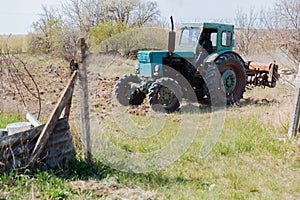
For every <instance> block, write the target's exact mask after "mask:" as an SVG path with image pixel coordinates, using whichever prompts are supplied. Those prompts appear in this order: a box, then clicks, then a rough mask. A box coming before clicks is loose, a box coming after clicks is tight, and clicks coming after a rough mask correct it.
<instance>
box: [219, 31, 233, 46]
mask: <svg viewBox="0 0 300 200" xmlns="http://www.w3.org/2000/svg"><path fill="white" fill-rule="evenodd" d="M231 42H232V32H230V31H223V32H222V42H221V44H222V46H224V47H230V46H231Z"/></svg>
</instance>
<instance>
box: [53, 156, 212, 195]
mask: <svg viewBox="0 0 300 200" xmlns="http://www.w3.org/2000/svg"><path fill="white" fill-rule="evenodd" d="M56 176H58V177H59V178H63V179H67V180H83V181H88V180H95V181H101V180H106V179H109V178H111V177H113V178H114V180H115V181H117V182H118V183H122V184H129V185H131V184H135V185H140V186H143V187H146V188H149V187H150V188H155V189H157V188H159V187H164V186H166V185H169V184H190V183H191V182H194V183H197V184H199V185H200V186H202V187H207V186H208V185H209V184H208V183H206V182H205V181H203V180H198V179H197V180H194V179H193V180H191V179H186V178H183V177H181V176H174V177H173V176H172V177H169V176H167V175H165V174H164V173H163V171H162V170H157V171H152V172H147V173H139V174H136V173H129V172H122V171H119V170H116V169H113V168H111V167H109V166H106V165H104V164H103V163H102V162H100V161H97V160H94V161H92V162H90V163H86V162H85V161H83V160H77V159H76V158H73V159H72V160H71V161H70V162H69V164H68V165H66V166H64V167H63V168H60V170H59V173H56Z"/></svg>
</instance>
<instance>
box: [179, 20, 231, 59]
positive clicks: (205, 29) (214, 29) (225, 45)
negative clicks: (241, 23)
mask: <svg viewBox="0 0 300 200" xmlns="http://www.w3.org/2000/svg"><path fill="white" fill-rule="evenodd" d="M233 34H234V27H233V25H227V24H218V23H184V24H182V26H181V29H180V36H179V41H178V45H177V48H176V50H177V51H193V52H195V54H196V52H197V49H198V48H199V45H200V46H201V47H202V48H204V49H205V50H206V52H207V53H208V54H212V53H216V52H220V51H232V48H233V46H234V44H235V42H234V39H233ZM175 52H176V51H175Z"/></svg>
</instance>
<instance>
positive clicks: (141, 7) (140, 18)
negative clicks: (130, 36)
mask: <svg viewBox="0 0 300 200" xmlns="http://www.w3.org/2000/svg"><path fill="white" fill-rule="evenodd" d="M158 16H160V10H159V7H158V4H157V2H155V1H146V2H139V3H138V4H137V7H136V11H135V13H134V19H133V23H134V24H135V25H137V26H139V27H141V26H143V25H144V24H146V23H148V22H151V21H153V20H155V19H156V18H157V17H158Z"/></svg>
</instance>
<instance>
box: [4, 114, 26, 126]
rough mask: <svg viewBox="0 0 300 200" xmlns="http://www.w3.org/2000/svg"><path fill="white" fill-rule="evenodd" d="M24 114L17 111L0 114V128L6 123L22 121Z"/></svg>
mask: <svg viewBox="0 0 300 200" xmlns="http://www.w3.org/2000/svg"><path fill="white" fill-rule="evenodd" d="M24 120H25V116H22V115H21V114H19V113H11V114H0V128H6V126H7V124H10V123H14V122H20V121H24Z"/></svg>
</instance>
